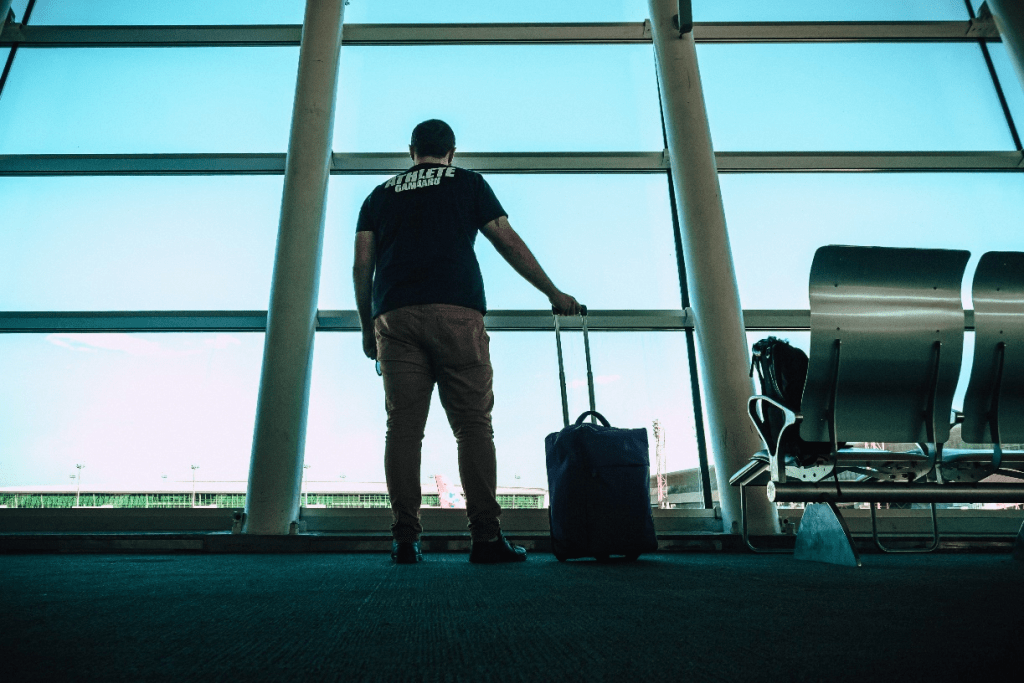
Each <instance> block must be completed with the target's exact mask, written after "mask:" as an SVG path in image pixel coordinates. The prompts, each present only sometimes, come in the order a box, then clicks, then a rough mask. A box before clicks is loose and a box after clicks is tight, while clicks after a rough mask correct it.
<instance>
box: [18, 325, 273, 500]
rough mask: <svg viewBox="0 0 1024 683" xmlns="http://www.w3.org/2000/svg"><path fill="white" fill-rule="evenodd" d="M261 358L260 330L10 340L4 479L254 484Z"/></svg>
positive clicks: (184, 486) (140, 485)
mask: <svg viewBox="0 0 1024 683" xmlns="http://www.w3.org/2000/svg"><path fill="white" fill-rule="evenodd" d="M262 355H263V335H262V334H206V333H203V334H48V335H42V334H8V335H0V376H2V377H4V395H5V400H4V401H3V408H2V410H0V477H2V480H0V483H2V485H4V486H59V487H63V488H64V489H69V488H70V489H73V488H74V485H75V482H74V481H71V480H70V479H69V475H71V474H75V473H76V468H75V465H78V464H82V465H85V469H84V471H83V472H82V486H83V487H85V488H87V489H88V488H93V487H95V488H103V487H108V488H111V489H115V490H116V489H125V488H129V489H130V488H136V490H139V491H143V490H159V489H173V488H177V489H179V490H189V489H190V488H191V477H192V470H191V466H192V465H198V466H199V468H200V469H199V470H197V472H196V474H197V479H199V480H203V481H233V482H239V481H245V479H246V477H247V475H248V471H249V454H250V450H251V446H252V428H253V423H254V419H255V415H256V393H257V388H258V385H259V376H260V361H261V358H262ZM165 475H166V476H165ZM186 482H187V483H186Z"/></svg>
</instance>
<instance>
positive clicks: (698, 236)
mask: <svg viewBox="0 0 1024 683" xmlns="http://www.w3.org/2000/svg"><path fill="white" fill-rule="evenodd" d="M648 3H649V6H650V12H651V30H652V33H653V37H654V51H655V57H656V59H657V67H658V82H659V84H660V86H661V98H662V114H663V116H664V118H665V133H666V137H667V139H668V150H669V154H670V156H671V164H672V180H673V186H674V189H675V199H676V206H677V208H678V211H679V226H680V233H681V237H682V243H683V255H684V257H685V261H686V281H687V285H688V287H689V290H690V307H691V308H692V309H693V312H694V317H695V319H696V331H697V340H698V342H699V344H700V364H701V370H702V373H703V380H704V396H705V398H706V405H707V409H708V422H709V423H710V427H711V446H712V451H713V454H714V461H715V476H716V478H717V481H718V495H719V500H720V501H721V505H722V518H723V521H724V527H725V531H726V532H732V531H734V530H735V533H739V531H738V529H739V520H740V499H739V489H737V488H736V487H733V486H730V485H729V477H730V476H731V475H732V473H734V472H736V471H737V470H739V469H740V468H741V467H743V466H744V465H745V464H746V463H747V461H748V460H749V459H750V456H751V455H752V454H754V453H755V452H757V451H758V450H760V449H761V439H760V437H758V436H757V433H756V432H755V431H754V428H753V425H751V424H750V420H749V419H748V418H747V409H746V405H747V399H748V398H749V397H750V395H751V394H752V393H754V391H753V389H754V385H753V382H752V381H751V379H750V378H749V377H748V375H747V368H748V366H749V362H750V359H749V356H748V351H747V342H746V334H745V330H744V326H743V310H742V308H741V307H740V299H739V289H738V287H737V285H736V273H735V270H734V269H733V262H732V251H731V249H730V247H729V235H728V232H727V230H726V226H725V208H724V206H723V205H722V194H721V188H720V187H719V184H718V168H717V166H716V164H715V155H714V150H713V149H712V147H711V130H710V128H709V127H708V119H707V111H706V109H705V107H704V95H703V92H702V90H701V83H700V73H699V71H698V68H697V52H696V48H695V46H694V42H693V34H692V32H688V33H684V34H683V35H682V36H680V33H679V29H678V28H675V27H674V25H673V20H672V17H673V16H675V15H676V14H677V12H678V5H679V3H678V2H677V0H648ZM747 518H748V521H747V524H748V528H749V529H750V532H751V533H752V534H773V533H778V532H779V520H778V515H777V514H776V512H775V506H774V504H772V503H771V502H769V501H768V500H767V498H760V497H755V498H754V499H752V500H750V501H748V505H747Z"/></svg>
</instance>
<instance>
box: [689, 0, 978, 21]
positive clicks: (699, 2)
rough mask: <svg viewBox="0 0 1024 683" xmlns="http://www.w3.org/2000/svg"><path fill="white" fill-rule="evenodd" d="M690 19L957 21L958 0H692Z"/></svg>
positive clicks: (960, 14) (963, 16)
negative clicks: (827, 0) (826, 0)
mask: <svg viewBox="0 0 1024 683" xmlns="http://www.w3.org/2000/svg"><path fill="white" fill-rule="evenodd" d="M693 18H694V21H957V20H964V21H966V20H967V8H966V7H965V6H964V3H963V2H962V1H961V0H900V2H893V1H892V0H834V1H833V2H819V1H818V0H694V2H693Z"/></svg>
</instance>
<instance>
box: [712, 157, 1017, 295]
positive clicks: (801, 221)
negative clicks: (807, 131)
mask: <svg viewBox="0 0 1024 683" xmlns="http://www.w3.org/2000/svg"><path fill="white" fill-rule="evenodd" d="M720 181H721V186H722V197H723V200H724V202H725V214H726V218H727V221H728V226H729V236H730V240H731V243H732V253H733V258H734V259H735V264H736V278H737V280H738V282H739V288H740V301H741V302H742V304H743V307H744V308H747V309H780V308H781V309H786V308H796V309H806V308H808V307H809V306H810V303H809V300H808V297H807V281H808V280H807V278H808V275H809V273H810V269H811V260H812V259H813V257H814V252H815V251H816V250H817V248H818V247H820V246H823V245H826V244H852V245H863V246H883V247H925V248H937V249H968V250H969V251H970V252H971V260H970V262H969V263H968V266H967V274H966V275H965V276H964V288H963V293H964V306H965V307H967V308H970V307H971V298H970V297H971V294H970V292H971V282H972V280H973V277H974V268H975V267H976V266H977V262H978V259H979V258H981V255H982V254H983V253H985V252H986V251H993V250H1008V251H1020V250H1024V232H1022V231H1021V229H1020V207H1021V206H1024V176H1022V175H1020V174H1013V173H1006V174H1002V173H984V174H971V173H928V174H922V173H885V174H883V173H866V174H847V173H836V174H773V175H769V174H763V175H762V174H758V175H723V176H721V178H720Z"/></svg>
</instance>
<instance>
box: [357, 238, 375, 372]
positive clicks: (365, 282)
mask: <svg viewBox="0 0 1024 683" xmlns="http://www.w3.org/2000/svg"><path fill="white" fill-rule="evenodd" d="M375 251H376V243H375V241H374V235H373V233H372V232H370V231H368V230H364V231H362V232H357V233H356V253H355V260H354V261H353V263H352V284H353V285H354V286H355V290H356V308H357V309H358V311H359V326H360V327H362V328H363V353H365V354H366V357H367V358H371V359H376V358H377V339H376V337H375V336H374V334H373V314H372V308H371V302H372V298H373V267H374V263H375V261H376V254H375Z"/></svg>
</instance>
